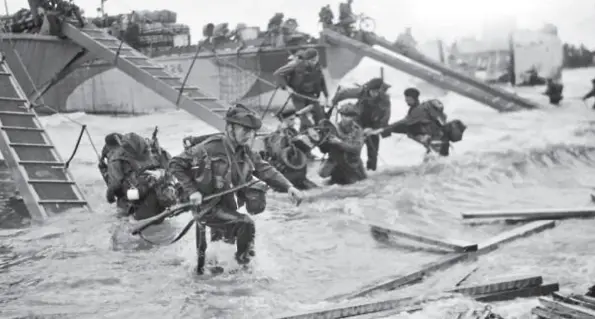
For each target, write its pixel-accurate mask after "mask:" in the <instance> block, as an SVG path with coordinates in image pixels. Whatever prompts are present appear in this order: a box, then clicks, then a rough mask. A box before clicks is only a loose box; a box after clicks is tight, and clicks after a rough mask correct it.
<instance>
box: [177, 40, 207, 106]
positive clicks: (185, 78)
mask: <svg viewBox="0 0 595 319" xmlns="http://www.w3.org/2000/svg"><path fill="white" fill-rule="evenodd" d="M196 46H197V47H196V53H194V58H193V59H192V62H191V63H190V67H189V68H188V72H186V76H184V81H182V86H181V87H180V92H179V93H178V98H177V99H176V106H178V105H179V104H180V98H182V94H183V93H184V87H185V86H186V82H187V81H188V77H190V72H192V68H193V67H194V63H195V62H196V59H197V58H198V54H199V53H200V50H201V48H202V46H201V43H200V42H199V43H198V44H197V45H196Z"/></svg>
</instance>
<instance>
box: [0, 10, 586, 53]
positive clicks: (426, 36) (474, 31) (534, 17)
mask: <svg viewBox="0 0 595 319" xmlns="http://www.w3.org/2000/svg"><path fill="white" fill-rule="evenodd" d="M5 1H6V4H7V5H8V10H9V12H11V13H14V12H16V11H17V10H19V9H20V8H23V7H25V8H26V7H27V1H26V0H5ZM74 2H75V3H76V4H77V5H79V6H80V7H81V8H83V9H84V10H85V14H86V15H87V16H96V9H97V7H99V5H100V0H75V1H74ZM339 2H340V1H338V0H332V1H329V0H268V1H265V0H249V1H246V0H210V1H205V0H169V1H164V0H107V1H106V2H105V4H104V6H105V11H106V12H107V13H108V14H119V13H128V12H130V11H132V10H137V11H139V10H162V9H168V10H171V11H175V12H177V13H178V22H179V23H184V24H187V25H189V26H190V28H191V32H192V36H193V41H198V40H199V37H200V36H201V33H202V32H201V30H202V26H203V25H205V24H207V23H209V22H213V23H221V22H229V24H230V27H234V26H235V25H236V24H237V23H239V22H243V23H246V24H248V25H258V26H260V27H261V28H265V27H266V24H267V22H268V20H269V18H270V17H272V16H273V14H274V13H275V12H283V13H284V14H285V16H286V17H293V18H295V19H297V21H298V23H299V25H300V30H302V31H304V32H308V33H311V34H315V33H317V32H318V31H319V25H318V11H319V10H320V8H321V7H322V6H324V5H326V4H330V5H331V8H332V9H333V10H334V11H335V16H337V15H338V14H337V10H338V5H339ZM353 10H354V11H355V12H356V13H365V14H366V15H368V16H370V17H372V18H374V20H375V22H376V33H378V34H379V35H381V36H384V37H386V38H388V39H391V40H394V39H396V37H397V35H398V34H399V33H400V32H402V30H403V29H404V28H405V27H411V28H412V31H413V35H414V37H415V38H416V39H417V40H418V41H422V42H423V41H428V40H434V39H442V40H445V41H452V40H453V39H456V38H458V37H462V36H469V35H471V36H479V35H480V34H481V32H482V29H483V25H484V24H486V23H488V24H494V23H497V21H498V20H502V19H507V18H508V19H511V18H512V19H514V20H515V21H516V24H517V26H518V27H520V28H533V29H534V28H539V27H540V26H542V25H543V24H544V23H552V24H554V25H556V26H557V27H558V32H559V35H560V37H561V38H562V41H564V42H568V43H581V42H582V43H585V44H586V45H587V46H588V47H590V48H593V49H595V35H594V34H593V31H595V0H366V1H363V0H354V3H353Z"/></svg>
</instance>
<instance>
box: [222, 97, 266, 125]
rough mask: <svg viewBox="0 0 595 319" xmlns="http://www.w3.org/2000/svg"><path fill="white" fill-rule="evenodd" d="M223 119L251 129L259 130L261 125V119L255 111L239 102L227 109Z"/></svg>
mask: <svg viewBox="0 0 595 319" xmlns="http://www.w3.org/2000/svg"><path fill="white" fill-rule="evenodd" d="M225 121H226V122H227V123H233V124H238V125H241V126H244V127H247V128H250V129H253V130H259V129H260V128H261V127H262V121H261V120H260V119H259V118H258V117H257V116H256V113H254V112H253V111H252V110H250V109H249V108H247V107H246V106H244V105H243V104H240V103H238V104H236V106H234V107H232V108H230V109H229V110H228V111H227V114H225Z"/></svg>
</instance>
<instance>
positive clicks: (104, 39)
mask: <svg viewBox="0 0 595 319" xmlns="http://www.w3.org/2000/svg"><path fill="white" fill-rule="evenodd" d="M91 39H93V40H95V41H115V42H118V41H120V40H118V39H116V38H105V37H104V38H94V37H91Z"/></svg>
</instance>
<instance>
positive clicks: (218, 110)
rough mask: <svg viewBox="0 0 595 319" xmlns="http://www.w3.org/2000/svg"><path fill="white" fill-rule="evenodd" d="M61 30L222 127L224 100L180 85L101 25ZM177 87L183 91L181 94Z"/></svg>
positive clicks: (147, 85) (160, 93) (142, 82)
mask: <svg viewBox="0 0 595 319" xmlns="http://www.w3.org/2000/svg"><path fill="white" fill-rule="evenodd" d="M62 33H63V34H64V35H65V36H66V37H68V38H69V39H70V40H72V41H73V42H74V43H76V44H78V45H80V46H81V47H83V48H85V49H87V50H88V51H89V52H91V53H92V54H94V55H95V56H96V57H97V58H99V59H102V60H104V61H106V62H108V63H113V64H114V66H115V67H116V68H118V69H119V70H120V71H122V72H124V73H126V74H127V75H128V76H130V77H131V78H133V79H135V80H136V81H138V82H139V83H141V84H143V85H144V86H145V87H147V88H148V89H150V90H152V91H154V92H155V93H157V94H159V95H160V96H162V97H163V98H165V99H166V100H168V101H170V102H172V103H173V104H176V105H177V106H178V107H180V108H182V109H184V110H185V111H187V112H189V113H190V114H192V115H194V116H196V117H198V118H200V119H201V120H203V121H205V122H206V123H208V124H209V125H211V126H213V127H215V128H216V129H218V130H219V131H223V130H224V128H225V121H224V119H223V118H224V116H225V113H226V112H227V110H228V109H229V105H228V104H227V103H225V102H223V101H220V100H218V99H216V98H214V97H211V96H208V95H207V94H206V93H204V92H202V91H201V90H200V89H199V88H197V87H191V86H183V84H182V83H183V82H182V79H180V78H179V77H176V76H173V75H171V74H170V73H168V72H166V71H165V68H164V67H162V66H159V65H157V64H155V63H153V62H151V60H149V58H148V57H147V56H145V55H143V54H141V53H139V52H137V51H136V50H134V49H133V48H132V47H130V46H128V45H126V44H123V43H122V42H121V41H120V40H118V39H117V38H115V37H113V36H111V35H108V34H107V33H106V32H105V31H103V30H101V29H93V28H91V27H85V28H83V29H78V28H77V27H75V26H73V25H71V24H69V23H64V24H63V25H62ZM180 91H181V92H182V93H183V94H181V96H180V94H179V93H180ZM178 98H179V101H178Z"/></svg>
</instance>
